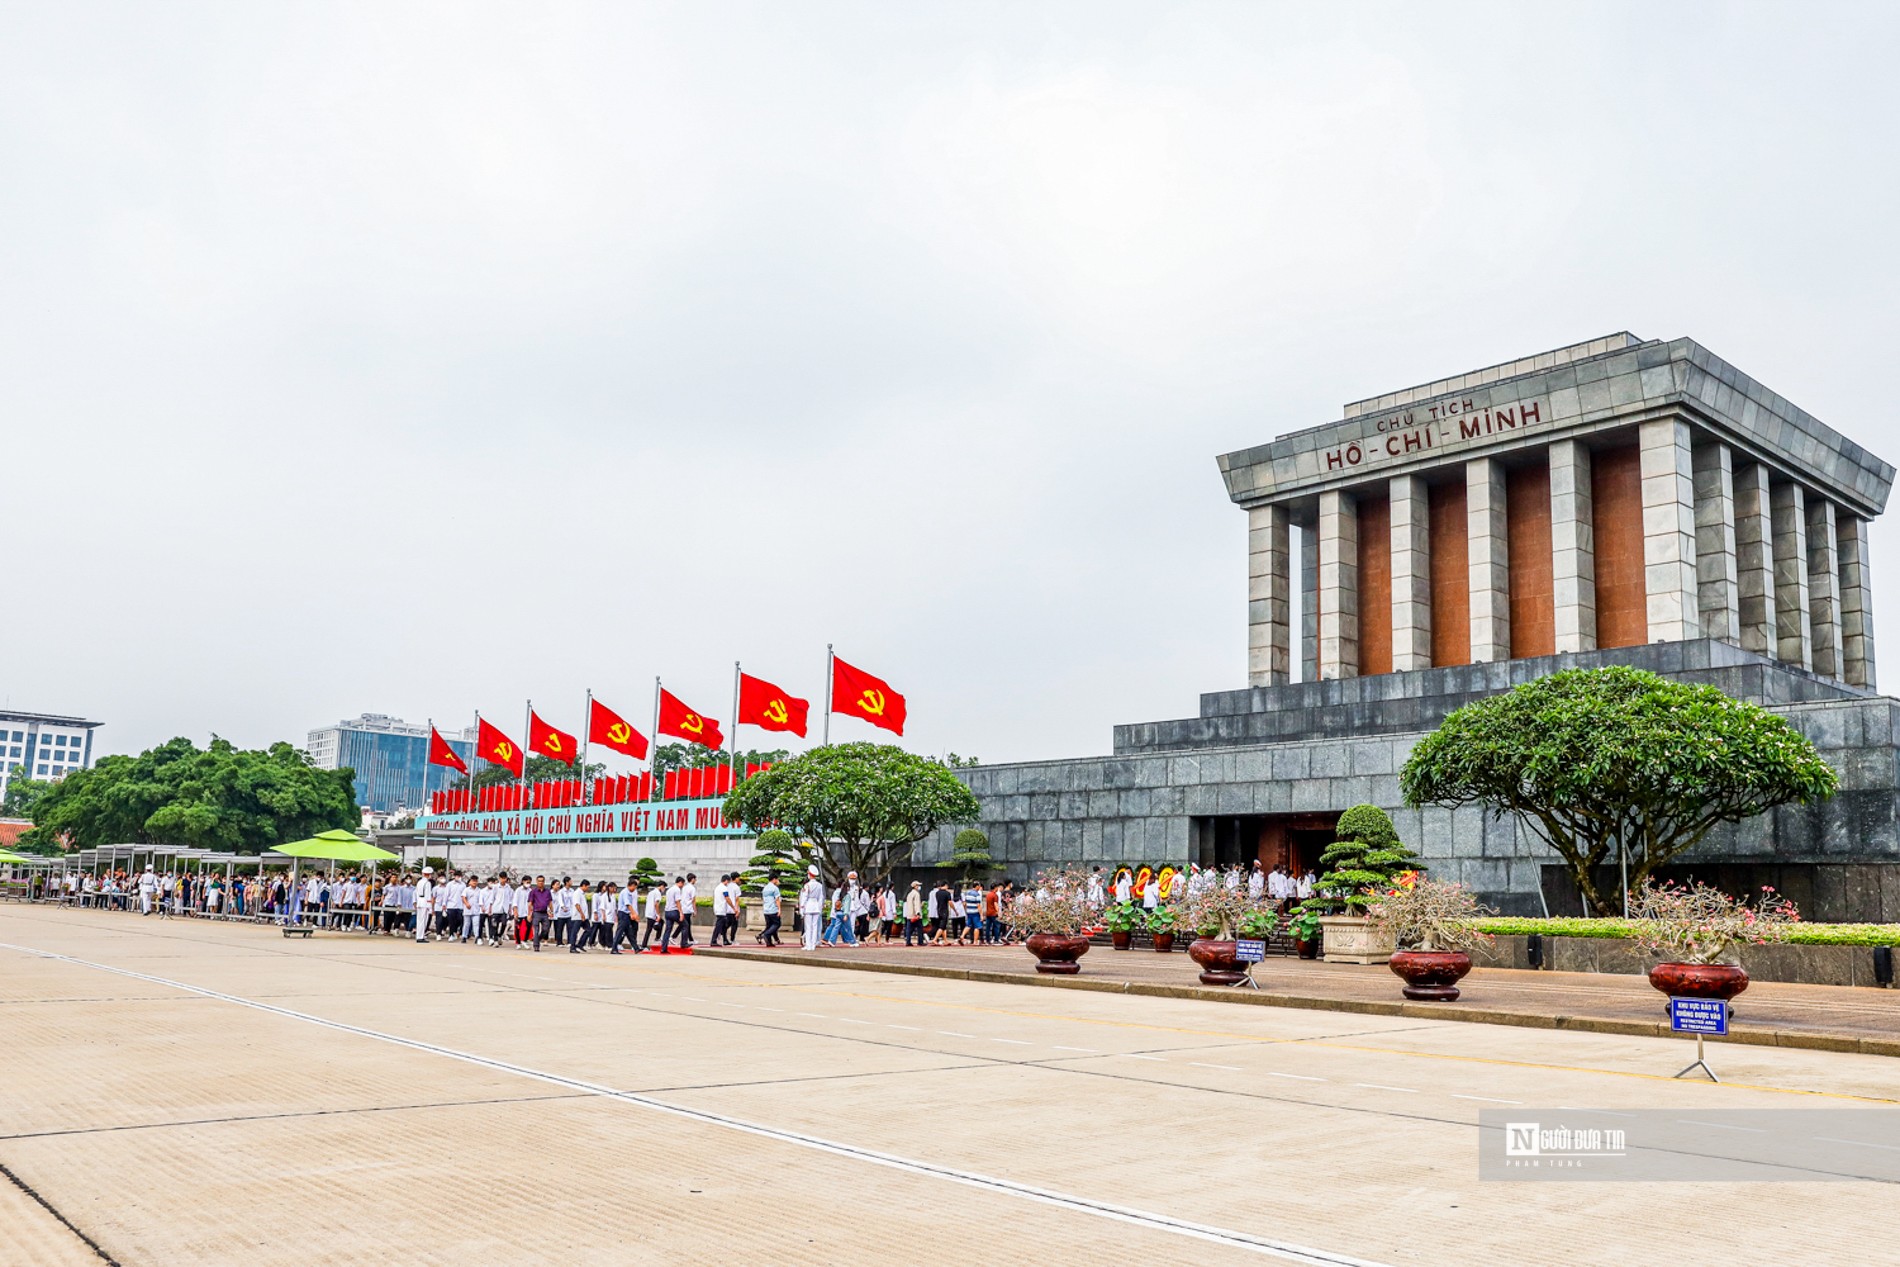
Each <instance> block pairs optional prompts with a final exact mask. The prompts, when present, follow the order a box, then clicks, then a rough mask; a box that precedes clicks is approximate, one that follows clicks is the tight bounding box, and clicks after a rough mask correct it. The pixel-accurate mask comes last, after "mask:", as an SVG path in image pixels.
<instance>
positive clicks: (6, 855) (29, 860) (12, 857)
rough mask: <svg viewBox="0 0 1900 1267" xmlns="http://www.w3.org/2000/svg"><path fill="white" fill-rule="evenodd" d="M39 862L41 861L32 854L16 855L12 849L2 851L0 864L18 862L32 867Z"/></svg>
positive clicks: (0, 851)
mask: <svg viewBox="0 0 1900 1267" xmlns="http://www.w3.org/2000/svg"><path fill="white" fill-rule="evenodd" d="M38 861H40V859H39V858H37V857H35V856H33V855H31V854H24V853H14V852H13V851H12V850H10V849H0V862H17V863H23V864H25V865H27V866H31V865H32V864H34V863H36V862H38Z"/></svg>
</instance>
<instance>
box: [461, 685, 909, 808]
mask: <svg viewBox="0 0 1900 1267" xmlns="http://www.w3.org/2000/svg"><path fill="white" fill-rule="evenodd" d="M656 711H657V713H658V719H659V725H658V727H657V729H658V731H659V733H660V734H662V735H666V736H669V737H671V738H674V739H684V740H685V741H686V742H688V743H695V744H699V745H701V746H703V747H706V748H711V749H713V750H715V751H717V750H718V749H720V748H723V747H725V746H726V736H725V732H724V731H723V730H721V729H720V726H719V723H718V722H717V721H715V720H714V719H713V718H711V717H708V716H706V715H705V714H704V713H701V712H699V711H697V710H696V709H693V708H689V707H688V706H687V705H686V703H685V702H684V701H683V700H681V699H680V698H679V697H678V696H676V695H674V694H673V693H672V692H671V691H668V690H666V689H664V688H661V690H660V697H659V700H658V703H657V710H656ZM810 711H811V702H810V701H809V700H802V699H799V698H798V697H797V696H795V695H792V694H791V693H790V692H788V691H784V690H781V689H779V688H778V687H776V686H774V685H772V683H770V682H768V681H766V680H765V679H764V678H759V677H753V676H752V675H751V674H749V673H740V674H739V716H738V720H737V724H738V725H741V726H757V727H759V728H761V729H763V730H771V731H778V732H782V733H787V734H793V735H797V736H798V737H799V738H801V739H802V738H804V737H805V730H806V718H807V715H808V714H809V713H810ZM831 711H832V712H834V713H843V714H845V715H846V716H848V717H856V718H858V719H860V720H862V721H867V722H870V723H871V724H872V725H873V726H877V727H880V728H881V729H884V730H888V731H891V732H892V733H893V734H898V735H901V734H903V733H904V717H905V707H904V697H903V696H902V695H900V694H898V693H897V692H896V691H894V690H892V689H891V684H890V683H889V682H886V681H885V680H884V679H883V678H881V677H878V676H876V675H875V674H871V673H866V672H865V671H864V670H863V669H860V668H857V667H856V666H854V665H850V664H847V663H845V662H844V661H843V660H840V659H838V658H837V657H836V656H833V657H832V659H831ZM476 722H477V725H476V734H475V755H476V756H478V757H480V758H481V759H482V760H484V761H486V762H488V763H489V764H490V765H498V766H501V767H503V768H505V769H507V770H508V771H510V772H511V773H513V775H514V776H515V778H517V779H519V778H520V777H521V774H522V770H523V769H524V768H525V766H526V764H527V754H528V753H529V752H537V753H540V754H541V755H542V756H544V757H552V758H553V759H555V760H556V761H564V762H566V763H567V764H568V765H573V764H574V763H575V762H576V761H578V760H579V759H580V744H579V742H578V741H577V740H576V739H575V738H574V736H573V735H571V734H569V733H567V732H566V731H564V730H560V729H557V728H556V727H554V726H550V725H548V723H546V722H544V721H542V720H541V716H540V714H539V713H536V712H535V711H534V710H533V709H532V708H530V709H529V710H528V746H527V747H526V748H525V749H524V748H522V747H521V746H520V745H519V744H517V743H515V741H514V740H513V739H510V738H509V737H508V736H507V735H506V734H504V733H503V732H502V731H501V729H500V728H499V727H497V726H494V725H492V724H491V723H490V722H489V721H488V719H487V718H485V717H479V716H478V717H477V718H476ZM587 740H588V742H589V743H595V744H599V745H600V746H601V747H603V748H608V749H611V750H612V751H614V752H618V753H620V754H621V755H622V756H627V757H632V758H633V759H634V760H635V761H643V760H645V759H646V756H647V746H648V745H647V737H646V736H645V735H643V734H641V733H640V732H639V731H637V730H635V729H634V728H633V726H632V725H631V724H629V723H628V722H627V720H626V719H625V718H623V717H622V716H621V715H620V714H619V713H616V712H615V711H614V710H613V709H611V708H608V707H607V706H606V705H605V704H603V703H601V702H600V701H599V700H597V699H592V698H591V697H590V699H589V707H588V716H587ZM429 764H431V765H439V766H447V767H448V768H449V769H451V770H459V771H461V772H462V773H463V774H467V773H468V764H467V763H466V762H464V761H463V760H462V758H461V756H460V755H458V754H457V753H456V751H455V749H454V748H453V747H452V746H451V745H450V744H449V742H448V741H447V740H445V739H444V738H442V736H441V734H440V733H439V732H437V731H436V729H435V728H434V727H433V726H431V727H430V728H429Z"/></svg>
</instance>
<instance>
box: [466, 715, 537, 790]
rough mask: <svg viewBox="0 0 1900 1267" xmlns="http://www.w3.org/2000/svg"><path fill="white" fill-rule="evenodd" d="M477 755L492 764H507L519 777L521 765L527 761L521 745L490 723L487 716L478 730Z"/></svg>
mask: <svg viewBox="0 0 1900 1267" xmlns="http://www.w3.org/2000/svg"><path fill="white" fill-rule="evenodd" d="M475 755H476V756H478V757H480V758H481V759H482V760H484V761H486V762H488V763H489V764H490V765H498V766H506V767H507V768H508V769H509V770H512V771H513V772H514V776H515V777H516V778H517V779H518V778H520V777H521V767H522V766H523V765H524V764H526V763H527V758H526V757H525V756H523V755H522V752H521V746H520V745H519V744H517V743H516V742H515V741H514V740H512V739H510V738H509V737H508V736H506V735H504V734H502V733H501V732H500V731H499V730H496V729H495V728H494V727H493V726H491V725H489V724H488V719H487V718H486V717H484V718H482V724H481V729H480V730H479V731H478V732H477V737H476V740H475Z"/></svg>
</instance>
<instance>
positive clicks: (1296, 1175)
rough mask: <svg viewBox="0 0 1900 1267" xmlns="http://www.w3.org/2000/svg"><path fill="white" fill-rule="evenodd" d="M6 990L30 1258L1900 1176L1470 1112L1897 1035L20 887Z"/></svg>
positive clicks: (1383, 1209) (371, 1248)
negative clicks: (1495, 1016)
mask: <svg viewBox="0 0 1900 1267" xmlns="http://www.w3.org/2000/svg"><path fill="white" fill-rule="evenodd" d="M0 1018H3V1019H0V1033H4V1034H5V1035H6V1038H7V1049H8V1050H7V1054H8V1073H7V1093H6V1095H5V1097H4V1098H0V1166H4V1168H5V1175H4V1176H0V1180H3V1181H0V1220H4V1224H5V1229H6V1231H5V1234H4V1235H3V1236H0V1262H4V1263H5V1264H8V1265H9V1267H10V1265H11V1264H34V1265H39V1264H65V1263H75V1264H77V1263H98V1262H100V1261H109V1262H116V1263H123V1264H128V1265H130V1264H145V1263H154V1264H178V1263H247V1264H248V1263H297V1264H306V1265H309V1264H327V1263H338V1264H341V1263H360V1262H366V1261H385V1260H386V1261H402V1262H416V1263H473V1262H489V1261H494V1262H516V1261H520V1262H528V1261H533V1262H541V1261H559V1262H562V1263H565V1264H577V1263H646V1262H653V1263H658V1262H662V1261H664V1262H669V1263H711V1262H721V1263H748V1264H751V1263H801V1264H802V1263H841V1264H842V1263H852V1264H862V1263H865V1262H870V1261H879V1260H883V1259H888V1258H893V1257H895V1258H898V1259H901V1260H904V1261H912V1260H929V1261H961V1260H964V1259H971V1260H980V1261H982V1262H984V1263H985V1264H1015V1263H1025V1264H1027V1263H1037V1264H1050V1263H1091V1262H1100V1263H1124V1262H1126V1263H1153V1264H1176V1263H1180V1264H1214V1263H1229V1262H1234V1263H1238V1262H1246V1261H1289V1260H1290V1261H1297V1262H1322V1263H1339V1262H1352V1261H1358V1262H1370V1263H1446V1264H1466V1263H1501V1264H1519V1263H1528V1262H1556V1261H1563V1262H1567V1263H1606V1264H1608V1263H1617V1264H1626V1263H1631V1262H1648V1261H1658V1260H1661V1259H1664V1258H1677V1259H1680V1260H1682V1261H1718V1260H1721V1259H1724V1258H1726V1257H1731V1256H1732V1257H1734V1258H1737V1259H1746V1258H1751V1257H1756V1256H1759V1254H1760V1253H1761V1252H1762V1251H1763V1250H1764V1248H1765V1247H1772V1249H1771V1250H1770V1252H1772V1254H1773V1256H1774V1258H1775V1259H1776V1261H1778V1262H1783V1263H1802V1262H1811V1263H1834V1262H1841V1261H1848V1260H1853V1261H1866V1262H1873V1261H1894V1260H1896V1259H1897V1258H1900V1226H1897V1225H1896V1224H1895V1222H1894V1219H1893V1217H1892V1209H1893V1205H1894V1202H1893V1197H1892V1192H1893V1188H1892V1186H1891V1185H1888V1184H1875V1183H1869V1182H1856V1181H1847V1182H1815V1183H1801V1184H1783V1183H1675V1184H1667V1185H1643V1184H1634V1183H1603V1184H1562V1183H1499V1182H1481V1181H1480V1180H1479V1178H1478V1146H1479V1138H1480V1131H1479V1127H1478V1122H1479V1114H1480V1112H1481V1111H1484V1110H1486V1109H1490V1108H1496V1107H1498V1106H1508V1107H1521V1108H1524V1109H1526V1110H1527V1111H1534V1110H1536V1109H1538V1108H1544V1107H1548V1108H1553V1109H1554V1108H1568V1107H1577V1106H1580V1107H1585V1108H1593V1109H1604V1110H1610V1111H1613V1112H1636V1111H1640V1110H1644V1109H1663V1110H1668V1111H1671V1112H1680V1113H1682V1114H1684V1115H1686V1116H1688V1117H1693V1116H1695V1115H1696V1114H1708V1113H1714V1112H1720V1111H1724V1110H1734V1109H1778V1108H1803V1109H1814V1108H1849V1107H1852V1108H1865V1109H1872V1110H1874V1111H1877V1112H1883V1113H1886V1112H1896V1111H1900V1073H1897V1072H1896V1070H1900V1064H1896V1062H1895V1061H1894V1060H1893V1059H1891V1058H1888V1057H1883V1056H1875V1055H1866V1054H1859V1053H1835V1052H1821V1051H1809V1050H1792V1049H1781V1048H1772V1047H1759V1046H1736V1047H1717V1048H1713V1049H1712V1056H1711V1059H1712V1060H1713V1061H1715V1063H1716V1064H1717V1066H1718V1068H1719V1070H1720V1072H1721V1074H1722V1076H1723V1077H1724V1079H1726V1081H1725V1082H1724V1083H1723V1084H1721V1085H1712V1084H1709V1083H1706V1082H1688V1081H1675V1080H1672V1079H1671V1077H1670V1075H1671V1074H1673V1073H1674V1072H1675V1071H1676V1070H1677V1069H1678V1068H1679V1067H1680V1066H1681V1065H1682V1064H1683V1063H1684V1045H1683V1044H1682V1043H1681V1042H1677V1041H1670V1040H1666V1039H1659V1038H1651V1037H1643V1036H1633V1035H1617V1034H1596V1033H1569V1032H1561V1031H1551V1030H1546V1029H1533V1028H1521V1027H1510V1026H1493V1025H1481V1024H1451V1023H1446V1022H1442V1021H1434V1020H1430V1019H1421V1018H1418V1017H1414V1016H1375V1015H1357V1014H1352V1013H1341V1012H1328V1011H1317V1010H1306V1009H1295V1008H1279V1007H1234V1006H1230V1005H1224V1004H1221V1003H1217V1002H1210V1001H1205V1000H1201V999H1195V998H1163V997H1148V996H1138V995H1127V994H1116V993H1105V992H1086V991H1074V990H1053V989H1049V990H1035V989H1025V988H1022V987H1021V986H1020V985H1013V984H1009V983H1005V982H992V981H974V980H957V979H941V978H929V977H918V976H909V975H878V974H870V973H863V972H849V971H839V970H836V969H832V968H828V967H820V966H813V965H809V964H803V963H795V962H779V963H760V962H755V961H749V960H739V959H734V958H725V957H717V956H712V955H695V956H691V957H673V958H668V959H660V958H657V957H652V956H647V957H638V958H633V957H624V956H623V957H620V958H609V957H607V956H606V955H603V954H592V955H588V956H585V957H577V956H571V955H567V954H563V953H546V952H544V953H542V954H540V955H533V954H529V953H524V952H518V951H514V950H497V949H480V948H472V947H461V946H449V945H430V946H422V947H419V946H416V945H414V944H413V943H410V942H407V941H402V940H386V939H382V938H365V937H362V936H357V935H345V934H334V935H324V934H318V935H317V936H316V937H314V938H312V939H310V940H309V941H307V942H306V941H302V940H296V941H287V940H285V939H284V938H283V937H281V936H280V935H278V934H277V933H276V932H275V931H274V930H271V929H269V928H260V927H256V926H248V925H227V924H212V923H207V922H203V921H182V920H181V921H167V922H161V921H159V920H156V919H140V918H138V917H136V916H130V915H122V914H116V913H101V912H92V911H82V910H58V909H35V908H27V907H22V906H18V905H6V906H0ZM1684 1247H1693V1250H1692V1251H1691V1250H1687V1249H1685V1248H1684Z"/></svg>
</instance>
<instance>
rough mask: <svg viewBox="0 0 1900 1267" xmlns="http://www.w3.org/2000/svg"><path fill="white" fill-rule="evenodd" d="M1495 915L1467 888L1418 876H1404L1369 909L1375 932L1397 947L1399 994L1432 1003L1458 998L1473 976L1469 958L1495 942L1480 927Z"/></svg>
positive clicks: (1395, 963)
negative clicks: (1464, 982)
mask: <svg viewBox="0 0 1900 1267" xmlns="http://www.w3.org/2000/svg"><path fill="white" fill-rule="evenodd" d="M1493 914H1496V912H1494V911H1491V910H1488V909H1486V908H1485V907H1482V906H1480V905H1479V904H1478V899H1477V896H1476V895H1475V894H1473V893H1472V892H1471V890H1470V889H1468V888H1466V887H1465V886H1464V885H1462V884H1448V883H1445V882H1443V881H1440V880H1427V879H1425V878H1424V877H1423V876H1420V875H1419V874H1418V873H1417V872H1407V873H1406V874H1404V875H1402V876H1400V877H1399V878H1398V883H1397V884H1396V885H1394V886H1393V887H1392V888H1391V889H1390V890H1388V891H1387V892H1385V893H1384V894H1381V895H1380V896H1379V897H1377V898H1375V899H1374V900H1373V902H1372V904H1371V905H1370V906H1368V907H1367V908H1366V918H1367V919H1368V920H1370V921H1371V924H1372V927H1373V928H1374V929H1376V930H1378V931H1380V932H1383V933H1384V934H1385V935H1386V936H1388V937H1390V938H1391V939H1392V943H1393V945H1394V946H1395V947H1397V949H1395V950H1394V951H1393V952H1392V957H1391V959H1390V960H1389V961H1388V962H1389V964H1390V966H1391V968H1392V971H1393V972H1394V973H1396V974H1398V976H1399V977H1401V978H1402V979H1403V980H1404V981H1405V985H1404V987H1403V988H1402V989H1401V991H1400V993H1402V994H1404V995H1405V997H1406V998H1408V999H1417V1000H1420V1001H1422V1002H1427V1003H1450V1002H1452V1001H1453V1000H1454V999H1456V998H1457V997H1458V982H1459V980H1460V979H1462V978H1463V977H1464V975H1465V974H1466V973H1467V972H1470V971H1471V955H1470V953H1469V952H1470V951H1471V950H1473V949H1475V948H1476V947H1479V946H1489V945H1490V944H1491V942H1492V940H1493V939H1492V937H1491V935H1490V934H1489V933H1483V932H1479V931H1478V921H1479V920H1480V919H1482V918H1483V917H1485V916H1487V915H1493Z"/></svg>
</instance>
